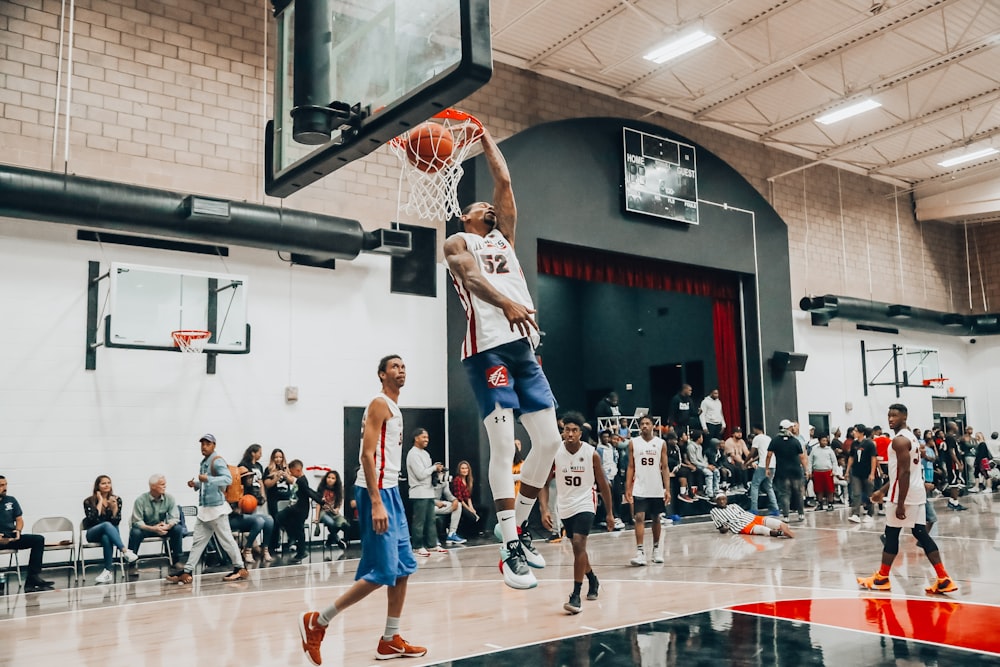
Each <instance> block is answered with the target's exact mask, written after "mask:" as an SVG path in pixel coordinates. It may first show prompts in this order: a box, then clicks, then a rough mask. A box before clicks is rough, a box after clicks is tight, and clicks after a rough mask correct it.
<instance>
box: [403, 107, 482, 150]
mask: <svg viewBox="0 0 1000 667" xmlns="http://www.w3.org/2000/svg"><path fill="white" fill-rule="evenodd" d="M433 118H437V119H440V120H453V121H455V122H457V123H464V122H470V123H472V124H473V125H475V126H476V127H478V128H479V129H480V130H481V131H482V132H485V131H486V127H485V126H484V125H483V123H482V121H481V120H479V119H478V118H476V117H475V116H473V115H472V114H471V113H468V112H466V111H462V110H461V109H454V108H451V107H449V108H447V109H443V110H441V111H438V112H437V113H436V114H434V115H433V116H431V118H429V119H428V120H430V119H433ZM412 129H413V128H412V127H411V128H409V129H407V130H406V131H405V132H400V133H399V134H398V135H396V136H395V137H393V138H392V139H390V140H389V144H390V145H392V146H402V145H403V144H404V142H405V141H406V136H407V135H408V134H409V132H410V130H412ZM480 136H482V134H479V135H477V136H476V137H475V139H473V140H472V141H471V142H470V143H476V142H477V141H479V138H480Z"/></svg>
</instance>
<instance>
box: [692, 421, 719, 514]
mask: <svg viewBox="0 0 1000 667" xmlns="http://www.w3.org/2000/svg"><path fill="white" fill-rule="evenodd" d="M704 439H705V436H704V434H703V433H702V432H701V431H691V439H690V440H689V441H688V445H687V457H688V463H690V464H691V465H693V466H694V467H695V468H697V469H698V470H700V471H701V473H702V474H703V475H704V476H705V495H707V496H708V497H709V498H714V497H715V495H716V494H717V493H719V469H718V468H716V467H715V466H714V465H712V464H710V463H709V462H708V458H707V457H706V456H705V451H704V449H702V442H703V441H704Z"/></svg>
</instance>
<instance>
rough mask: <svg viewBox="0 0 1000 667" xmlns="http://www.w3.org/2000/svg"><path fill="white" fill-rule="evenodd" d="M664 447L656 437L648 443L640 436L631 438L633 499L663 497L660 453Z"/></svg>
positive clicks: (661, 441)
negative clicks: (633, 469) (633, 471)
mask: <svg viewBox="0 0 1000 667" xmlns="http://www.w3.org/2000/svg"><path fill="white" fill-rule="evenodd" d="M665 446H666V444H665V443H664V442H663V440H662V439H661V438H658V437H656V436H653V439H652V440H650V441H649V442H646V441H645V440H643V439H642V436H641V435H639V436H636V437H634V438H632V460H633V461H634V462H635V477H634V483H633V485H632V497H633V498H662V497H663V491H664V489H663V475H662V474H661V473H660V453H661V452H662V451H663V448H664V447H665Z"/></svg>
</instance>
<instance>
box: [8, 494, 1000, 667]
mask: <svg viewBox="0 0 1000 667" xmlns="http://www.w3.org/2000/svg"><path fill="white" fill-rule="evenodd" d="M963 502H964V503H965V504H966V505H967V506H968V507H969V510H968V511H966V512H960V513H958V512H950V511H948V510H947V509H945V506H944V502H943V501H940V500H939V501H936V505H935V506H936V507H938V513H939V515H940V518H941V521H940V523H939V526H938V528H936V529H935V530H934V534H935V538H936V539H937V542H938V544H939V545H940V547H941V552H942V555H943V558H944V562H945V565H946V566H947V568H948V570H949V572H950V573H951V575H952V577H953V578H954V579H955V580H956V581H957V583H958V584H959V586H960V589H959V591H958V592H957V593H953V594H951V595H950V596H947V599H946V600H941V598H940V597H938V598H936V599H935V598H932V597H931V596H927V595H925V594H924V592H923V589H924V586H925V585H927V584H928V583H930V581H931V578H932V576H933V570H932V569H931V568H930V566H929V565H928V564H927V561H926V559H925V558H924V556H923V553H922V552H921V551H920V550H919V549H918V548H917V547H916V545H915V542H914V540H913V539H912V537H910V536H908V535H904V536H903V538H902V539H901V550H900V554H899V557H898V558H897V561H896V566H895V568H894V569H893V574H892V591H891V592H890V593H877V594H875V593H870V592H860V591H859V590H858V588H857V585H856V583H855V577H856V576H858V575H867V574H870V573H871V571H873V569H875V568H876V566H877V563H878V560H879V554H880V551H881V546H880V543H879V539H878V535H879V534H880V532H881V522H877V523H876V524H875V525H874V526H871V527H869V526H860V525H855V524H851V523H847V522H846V521H845V519H846V514H845V510H843V509H839V510H837V511H836V512H817V513H813V512H807V514H806V520H805V522H804V523H802V524H793V525H794V527H795V528H796V530H797V538H796V539H794V540H788V539H772V538H763V537H742V536H736V535H719V534H718V533H717V532H716V531H714V530H713V529H712V527H711V524H706V523H704V522H695V521H689V522H686V523H684V524H682V525H679V526H673V527H668V528H665V529H664V536H665V539H664V558H665V563H663V564H650V565H647V566H646V567H631V566H629V565H628V561H629V558H631V556H632V555H633V553H634V550H635V540H634V534H633V533H632V531H623V532H618V533H612V534H593V535H592V536H591V538H590V553H591V559H592V563H593V566H594V570H595V572H596V573H597V575H598V576H599V577H600V579H601V591H600V599H599V600H597V601H593V602H587V601H584V609H583V612H582V613H580V614H578V615H575V616H573V615H569V614H567V613H566V612H564V611H563V608H562V605H563V603H564V602H565V601H566V599H567V597H568V595H569V593H570V592H571V588H572V550H571V547H570V545H569V543H568V542H566V541H563V542H561V543H558V544H545V543H537V545H538V548H539V550H540V551H541V553H542V554H543V555H544V556H545V558H546V560H547V561H548V567H546V568H545V569H544V570H541V571H539V572H538V575H539V585H538V588H536V589H534V590H530V591H515V590H511V589H509V588H507V587H506V586H504V585H503V583H502V581H501V579H500V577H499V573H498V571H497V546H496V545H482V546H473V547H456V548H454V549H452V550H451V551H450V552H449V553H448V554H440V555H434V556H432V557H430V558H428V559H423V560H422V561H421V568H420V570H419V571H418V572H417V573H416V574H415V575H414V576H413V577H411V579H410V586H409V592H408V597H407V605H406V610H405V613H404V618H403V627H402V632H403V635H404V636H405V637H406V638H407V639H408V640H409V641H410V642H411V643H417V644H421V645H425V646H427V647H428V648H429V651H428V654H427V655H426V656H425V657H424V658H419V659H404V660H403V662H405V663H407V664H412V665H429V664H437V663H453V662H454V663H459V664H462V665H480V664H482V665H486V664H506V665H510V664H516V663H520V664H523V665H530V664H543V663H544V664H558V665H590V664H595V665H628V664H642V665H667V664H673V663H675V662H677V661H678V660H679V659H680V658H684V659H685V660H687V658H686V657H685V656H690V655H696V656H701V657H704V658H706V659H707V658H708V657H709V656H710V654H711V653H712V651H716V652H718V651H720V650H722V649H723V648H724V647H726V646H730V645H731V644H732V642H737V644H738V645H739V646H740V648H739V651H738V653H739V654H740V655H739V656H736V655H729V656H725V655H720V656H718V657H719V658H720V659H724V660H726V661H728V662H730V663H732V664H748V665H750V664H752V665H763V664H775V661H774V659H768V658H767V655H769V653H768V652H769V651H774V650H775V647H776V646H777V647H778V654H779V655H781V656H782V659H780V660H778V662H779V663H782V664H796V665H806V664H825V665H844V664H872V665H876V664H886V663H885V660H886V656H885V651H886V650H889V649H892V650H896V651H897V654H898V652H899V651H902V652H903V653H905V654H906V655H907V656H909V657H908V658H907V660H909V662H908V663H907V664H949V663H951V662H953V661H954V660H958V663H954V664H1000V633H998V632H997V630H996V620H997V619H1000V530H998V515H1000V495H997V496H992V497H991V496H990V495H989V494H980V495H973V496H970V497H968V498H963ZM650 532H651V531H649V530H648V529H647V531H646V538H647V553H648V550H649V544H650V540H651V535H650ZM317 555H318V551H317ZM317 560H318V558H317ZM356 563H357V561H356V560H354V559H353V558H349V559H343V560H337V561H333V562H314V563H313V564H311V565H300V566H287V567H268V568H260V569H256V570H253V571H252V572H251V579H250V580H249V581H244V582H238V583H223V582H222V581H221V578H222V575H221V574H218V573H215V574H204V575H202V576H201V577H196V580H195V583H194V585H189V586H178V585H171V584H166V583H164V582H163V581H162V580H160V579H157V578H155V577H156V576H158V572H159V570H158V569H157V566H156V565H150V564H147V563H146V561H145V560H144V561H142V562H141V567H142V568H143V570H144V573H143V576H142V578H140V580H138V581H135V582H130V583H120V584H114V585H104V586H97V585H93V583H92V582H93V577H94V575H95V574H96V572H97V571H98V569H99V568H94V567H91V568H90V569H88V575H87V579H86V580H85V582H84V583H83V584H81V585H75V586H70V585H69V583H70V582H69V577H70V575H64V576H61V577H56V579H57V587H58V588H57V589H56V590H54V591H50V592H45V593H32V594H23V593H12V594H9V595H7V596H5V597H0V647H2V650H0V665H19V666H25V665H28V666H33V667H38V666H43V665H102V666H104V665H114V664H129V665H149V666H159V665H178V664H184V665H197V666H200V665H205V666H208V665H212V666H217V665H234V666H235V665H279V664H280V665H300V664H307V663H306V661H305V659H304V657H303V655H302V653H301V650H300V640H299V637H298V633H297V630H296V619H297V616H298V615H299V614H300V613H302V612H303V611H305V610H308V609H317V608H321V607H323V606H324V605H326V604H329V602H330V601H332V600H333V599H334V598H335V597H336V596H337V595H339V594H340V592H341V591H343V590H344V588H345V587H346V586H349V585H350V583H351V582H352V581H353V574H354V569H355V567H356ZM146 568H151V572H146V571H145V570H146ZM46 576H49V577H50V578H53V577H51V576H50V575H49V573H48V572H46ZM925 601H926V602H925ZM384 617H385V596H384V594H382V593H381V592H379V593H376V594H374V595H372V596H371V597H369V598H368V599H367V600H365V601H363V602H362V603H360V604H359V605H357V606H356V607H354V608H352V609H351V610H349V611H348V612H347V613H346V614H342V615H341V616H340V617H338V618H337V619H336V620H335V621H334V623H333V624H332V625H331V628H330V630H329V631H328V633H327V636H326V640H325V642H324V643H323V664H324V665H369V664H375V663H376V660H375V659H374V649H375V645H376V643H377V640H378V637H379V635H380V633H381V630H382V626H383V623H384ZM686 619H688V620H686ZM690 619H702V620H699V621H697V622H696V621H695V620H690ZM734 619H735V620H734ZM747 619H755V620H753V621H752V622H751V621H748V620H747ZM761 619H779V620H780V622H779V621H778V620H769V621H767V622H766V624H765V626H763V627H766V628H767V630H766V631H763V630H761V627H762V625H761ZM949 619H953V622H951V623H949ZM785 622H787V623H788V627H787V628H785V629H784V630H781V628H782V627H784V626H782V625H781V624H782V623H785ZM982 623H985V624H986V626H987V627H986V628H981V627H980V625H979V624H982ZM748 624H749V625H748ZM748 627H751V628H756V629H755V630H752V631H748V630H747V628H748ZM692 628H693V630H692ZM803 628H805V629H806V630H808V632H805V633H804V630H803ZM779 630H780V631H779ZM692 632H694V634H695V638H696V639H697V643H696V644H694V645H693V644H692V643H691V642H692V635H691V633H692ZM671 633H673V634H671ZM716 633H721V634H719V636H718V637H715V634H716ZM734 633H735V634H734ZM824 633H825V634H824ZM838 633H839V634H838ZM803 636H805V637H806V641H805V643H804V644H803V640H802V637H803ZM824 636H826V639H825V640H824V639H823V637H824ZM657 637H659V639H656V638H657ZM711 637H715V638H714V639H713V638H711ZM664 638H666V639H664ZM824 641H825V642H826V644H828V645H829V646H826V648H822V647H821V650H819V649H817V647H818V646H820V645H821V644H823V642H824ZM748 642H749V644H750V650H749V652H748V647H747V643H748ZM831 642H832V643H831ZM898 642H902V643H899V644H898V646H897V643H898ZM619 644H621V645H619ZM869 645H871V647H873V648H871V649H870V650H869V649H868V648H864V647H866V646H869ZM936 645H952V646H955V647H957V648H955V649H947V650H955V651H957V653H955V654H953V655H952V654H949V657H947V658H945V657H941V656H940V655H938V654H936V653H934V654H933V659H923V660H921V659H920V657H919V656H920V655H923V653H922V652H921V651H922V650H923V649H921V648H920V647H925V648H926V647H932V648H933V647H935V646H936ZM692 646H695V648H696V649H697V650H696V651H695V650H694V649H693V648H692ZM782 646H786V647H787V648H788V650H789V651H791V650H792V649H793V648H794V649H795V651H797V652H801V651H804V653H802V654H801V655H800V658H798V659H791V660H789V659H790V658H793V656H792V655H790V654H789V653H788V652H787V651H785V650H784V649H782V648H781V647H782ZM753 647H756V650H754V649H753ZM795 647H798V648H795ZM852 647H853V648H852ZM879 647H881V648H879ZM886 647H889V649H887V648H886ZM894 647H895V648H894ZM900 647H902V648H900ZM908 647H909V648H908ZM914 647H916V648H914ZM849 649H850V650H855V651H856V652H855V653H853V654H845V653H844V651H845V650H849ZM692 651H694V652H693V653H692ZM817 651H818V655H819V658H817V657H816V656H817ZM706 652H707V653H706ZM824 656H826V657H824ZM955 656H957V658H956V657H955ZM984 661H985V662H984ZM690 664H695V663H690ZM706 664H708V663H706ZM711 664H720V663H718V662H712V663H711ZM723 664H725V663H723ZM890 664H891V662H890Z"/></svg>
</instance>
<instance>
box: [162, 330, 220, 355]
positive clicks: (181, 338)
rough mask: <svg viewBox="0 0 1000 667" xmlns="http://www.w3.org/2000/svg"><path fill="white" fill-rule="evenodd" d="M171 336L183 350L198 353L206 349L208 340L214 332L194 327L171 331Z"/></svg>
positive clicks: (188, 352)
mask: <svg viewBox="0 0 1000 667" xmlns="http://www.w3.org/2000/svg"><path fill="white" fill-rule="evenodd" d="M170 337H171V338H173V339H174V345H176V346H177V347H178V348H179V349H180V351H181V352H185V353H187V354H198V353H200V352H204V351H205V346H206V345H208V340H209V339H210V338H211V337H212V332H211V331H198V330H193V329H192V330H181V331H173V332H171V333H170Z"/></svg>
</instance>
